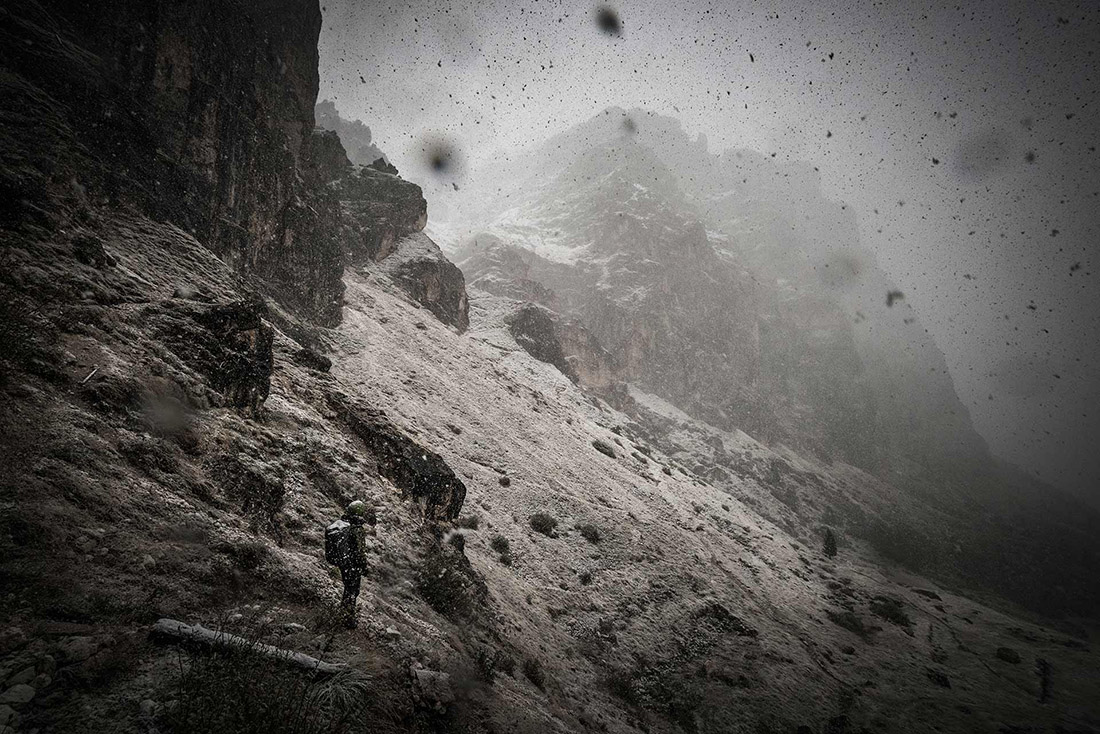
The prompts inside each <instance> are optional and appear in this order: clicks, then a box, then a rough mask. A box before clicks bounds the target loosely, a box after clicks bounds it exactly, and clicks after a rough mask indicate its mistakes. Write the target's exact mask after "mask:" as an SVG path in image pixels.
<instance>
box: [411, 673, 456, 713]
mask: <svg viewBox="0 0 1100 734" xmlns="http://www.w3.org/2000/svg"><path fill="white" fill-rule="evenodd" d="M409 673H410V674H411V676H412V679H413V689H414V692H415V694H416V696H417V698H418V699H419V700H420V701H421V703H423V704H425V705H427V706H431V707H432V708H434V709H436V710H437V711H443V710H445V709H446V708H447V705H448V704H450V703H453V702H454V700H455V694H454V691H453V690H452V689H451V676H450V675H448V674H447V673H442V672H440V671H438V670H428V669H427V668H423V667H420V666H419V665H416V664H414V665H413V666H412V667H411V668H410V669H409Z"/></svg>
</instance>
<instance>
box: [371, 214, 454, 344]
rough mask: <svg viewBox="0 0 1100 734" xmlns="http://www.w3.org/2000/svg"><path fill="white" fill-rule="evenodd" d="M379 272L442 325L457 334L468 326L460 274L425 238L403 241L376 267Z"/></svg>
mask: <svg viewBox="0 0 1100 734" xmlns="http://www.w3.org/2000/svg"><path fill="white" fill-rule="evenodd" d="M379 270H381V271H382V272H384V273H386V274H387V275H388V276H389V277H390V278H391V279H392V280H393V282H394V283H395V284H397V285H398V286H399V287H400V288H401V289H402V290H403V291H405V293H407V294H408V295H409V297H410V298H412V299H413V300H414V301H416V302H417V303H419V304H420V305H421V306H424V307H425V308H426V309H428V310H429V311H431V312H432V313H433V314H434V315H435V316H436V318H438V319H439V320H440V321H442V322H443V323H445V324H449V325H451V326H453V327H455V328H456V329H458V330H459V331H465V330H466V328H467V327H468V326H469V325H470V313H469V312H470V306H469V302H468V300H467V298H466V281H465V279H464V278H463V276H462V271H461V270H459V269H458V267H457V266H455V264H454V263H452V262H451V261H450V260H448V259H447V258H446V257H445V256H444V255H443V253H442V252H441V251H440V249H439V247H438V246H437V245H436V244H435V243H434V242H432V241H431V240H430V239H429V238H428V237H427V235H425V234H422V233H419V232H418V233H415V234H411V235H409V236H407V237H405V238H403V239H402V240H401V241H399V242H398V243H397V245H396V247H395V248H394V250H393V251H392V252H391V253H389V255H388V256H387V257H386V258H385V259H384V260H383V261H382V262H381V263H380V265H379Z"/></svg>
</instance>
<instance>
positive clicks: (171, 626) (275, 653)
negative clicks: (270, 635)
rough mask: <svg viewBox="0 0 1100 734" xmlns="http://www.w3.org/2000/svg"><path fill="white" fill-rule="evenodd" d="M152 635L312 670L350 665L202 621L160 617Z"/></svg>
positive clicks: (333, 670)
mask: <svg viewBox="0 0 1100 734" xmlns="http://www.w3.org/2000/svg"><path fill="white" fill-rule="evenodd" d="M149 636H150V637H151V638H152V639H153V640H154V641H156V642H162V643H171V644H179V645H190V646H194V647H199V648H205V649H221V650H236V651H240V652H245V653H249V654H252V655H261V656H263V657H266V658H271V659H272V660H277V661H279V662H281V663H285V664H287V665H291V666H293V667H296V668H301V669H303V670H306V671H308V672H310V673H319V674H321V675H326V676H327V675H335V674H336V673H341V672H343V671H345V670H347V669H348V667H347V666H346V665H342V664H339V663H326V662H324V661H322V660H318V659H317V658H314V657H310V656H309V655H306V654H305V653H301V652H295V651H293V650H286V649H283V648H281V647H275V646H274V645H269V644H267V643H265V642H256V641H254V640H248V639H245V638H244V637H241V636H239V635H233V634H230V633H228V632H221V631H218V630H211V629H207V628H206V627H203V626H202V625H201V624H195V625H190V624H184V623H183V622H180V621H177V620H175V619H158V620H157V623H156V624H154V625H153V629H152V630H151V631H150V633H149Z"/></svg>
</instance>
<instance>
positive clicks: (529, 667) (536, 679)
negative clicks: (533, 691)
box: [523, 658, 546, 691]
mask: <svg viewBox="0 0 1100 734" xmlns="http://www.w3.org/2000/svg"><path fill="white" fill-rule="evenodd" d="M523 675H524V676H525V677H526V678H527V680H529V681H531V683H532V684H533V685H534V686H535V688H538V689H539V690H540V691H542V690H545V689H546V674H545V673H544V672H543V670H542V663H540V662H539V661H538V660H537V659H536V658H527V659H526V660H524V661H523Z"/></svg>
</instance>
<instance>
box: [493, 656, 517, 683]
mask: <svg viewBox="0 0 1100 734" xmlns="http://www.w3.org/2000/svg"><path fill="white" fill-rule="evenodd" d="M497 670H499V671H500V672H501V673H504V674H505V675H510V676H511V677H513V678H515V677H516V660H515V658H513V657H512V656H511V655H505V654H503V653H499V654H498V655H497Z"/></svg>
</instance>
